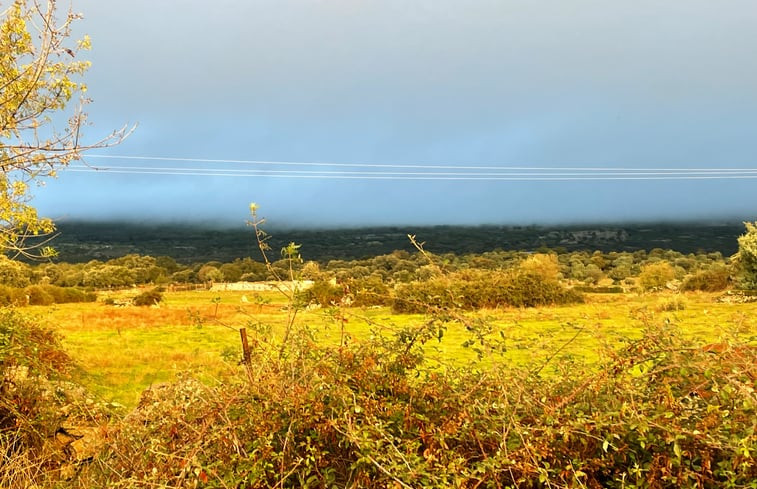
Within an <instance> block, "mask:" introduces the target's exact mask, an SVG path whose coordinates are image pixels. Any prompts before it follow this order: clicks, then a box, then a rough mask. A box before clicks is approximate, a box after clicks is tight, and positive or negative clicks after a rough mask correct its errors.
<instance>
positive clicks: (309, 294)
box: [298, 280, 344, 307]
mask: <svg viewBox="0 0 757 489" xmlns="http://www.w3.org/2000/svg"><path fill="white" fill-rule="evenodd" d="M343 297H344V288H343V287H341V286H339V285H333V284H332V283H331V282H329V281H328V280H316V281H315V282H314V283H313V286H312V287H310V288H309V289H306V290H303V291H300V292H298V300H301V301H303V302H304V303H305V304H318V305H321V306H324V307H328V306H332V305H334V304H339V303H340V302H341V300H342V298H343Z"/></svg>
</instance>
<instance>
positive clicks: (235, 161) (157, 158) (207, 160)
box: [86, 154, 757, 173]
mask: <svg viewBox="0 0 757 489" xmlns="http://www.w3.org/2000/svg"><path fill="white" fill-rule="evenodd" d="M86 158H102V159H118V160H141V161H174V162H186V163H228V164H249V165H266V166H270V165H279V166H317V167H342V168H400V169H402V168H407V169H429V170H524V171H528V170H531V171H560V170H562V171H576V172H592V171H613V172H614V171H626V172H636V171H671V172H714V173H734V172H735V173H741V172H750V171H757V168H632V167H611V166H596V167H556V166H548V167H533V166H507V165H499V166H468V165H418V164H399V163H394V164H390V163H343V162H322V161H319V162H316V161H272V160H245V159H222V158H184V157H177V156H146V155H142V156H132V155H99V154H88V155H86Z"/></svg>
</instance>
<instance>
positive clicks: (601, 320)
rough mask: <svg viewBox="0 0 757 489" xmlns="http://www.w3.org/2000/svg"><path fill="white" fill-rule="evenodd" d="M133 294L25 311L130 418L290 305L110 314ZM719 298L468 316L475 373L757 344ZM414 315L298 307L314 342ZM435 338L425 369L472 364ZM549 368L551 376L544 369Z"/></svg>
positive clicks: (754, 323)
mask: <svg viewBox="0 0 757 489" xmlns="http://www.w3.org/2000/svg"><path fill="white" fill-rule="evenodd" d="M136 293H137V290H136V289H135V290H124V291H120V292H112V293H103V294H101V297H100V298H99V299H98V301H97V302H95V303H77V304H60V305H54V306H29V307H26V308H24V310H25V311H26V312H28V313H30V314H31V315H32V316H34V317H37V318H39V319H40V320H41V322H42V323H43V324H45V325H47V326H48V327H50V328H52V329H53V330H54V331H56V332H57V333H58V334H60V335H61V337H62V341H63V346H64V347H65V349H66V351H67V352H68V353H69V354H70V355H71V357H72V358H73V359H74V361H75V363H76V365H77V372H76V377H77V381H78V382H80V383H81V384H83V385H84V386H85V387H87V388H88V389H89V390H90V391H91V392H92V393H94V394H95V395H96V396H97V397H98V398H99V399H100V400H102V401H104V402H111V403H117V404H120V405H122V406H124V407H125V408H126V409H130V408H133V407H134V406H136V404H137V402H138V400H139V398H140V395H141V393H142V392H143V391H144V390H145V389H147V388H149V387H150V386H154V385H158V384H163V383H166V382H171V381H173V380H174V379H175V378H176V376H177V374H178V373H180V372H191V373H192V375H194V376H195V377H197V378H198V379H201V380H202V381H204V382H207V383H209V384H213V383H217V382H222V381H223V380H224V379H226V378H228V376H234V375H239V372H240V369H239V359H240V358H241V356H242V353H241V346H240V337H239V333H238V329H239V328H242V327H244V328H247V329H248V330H249V331H250V334H251V335H253V336H254V334H255V331H268V330H269V331H270V334H272V335H281V334H282V331H283V330H284V327H285V324H286V323H287V316H288V313H287V299H286V297H284V296H283V295H281V294H280V293H278V292H258V293H252V294H251V293H250V292H247V293H243V292H226V291H225V292H211V291H188V292H167V293H166V294H165V298H164V300H163V302H162V303H160V305H159V306H153V307H136V306H127V307H117V306H112V305H107V304H105V303H104V300H105V299H107V298H109V297H110V298H116V299H118V298H124V297H129V296H133V295H135V294H136ZM722 295H723V294H722V293H704V292H689V293H672V292H661V293H646V294H642V293H625V294H587V297H586V303H584V304H577V305H562V306H545V307H539V308H501V309H496V310H483V311H476V312H472V313H469V314H468V315H467V316H468V317H469V318H474V319H478V320H482V321H484V322H485V323H486V324H487V325H488V328H489V329H488V330H487V333H488V334H489V335H490V336H491V337H494V338H498V339H499V340H500V341H501V344H502V345H503V346H504V348H505V350H504V351H502V352H500V354H498V355H496V356H492V355H486V356H484V357H483V358H482V360H481V362H480V363H479V364H480V365H483V366H486V365H487V364H488V363H492V362H499V363H510V364H512V365H513V366H521V367H526V368H534V369H537V368H541V369H542V375H550V372H552V369H551V368H550V364H549V362H548V360H553V359H554V360H561V363H564V361H568V360H571V359H572V360H575V361H578V362H582V363H589V364H594V363H596V362H598V361H599V360H601V359H600V358H599V355H600V353H599V352H601V351H605V350H606V348H605V347H610V348H617V347H618V346H620V345H622V344H623V343H626V342H628V341H632V340H635V339H638V338H640V337H641V335H642V333H643V330H644V329H645V327H647V326H648V325H649V324H652V323H654V324H670V325H671V327H673V326H675V327H677V329H678V330H679V331H680V332H681V334H682V335H683V336H685V337H687V338H689V339H692V340H694V342H695V343H698V344H707V343H717V342H721V341H737V342H739V343H751V344H755V343H757V303H728V302H719V301H718V297H721V296H722ZM425 320H426V317H425V316H424V315H419V314H395V313H392V312H391V310H390V309H389V308H388V307H375V306H374V307H370V308H341V309H339V310H338V311H336V310H331V309H328V308H319V309H312V310H310V309H309V310H302V311H299V312H298V316H297V318H296V321H298V322H300V323H303V324H308V325H309V326H311V330H312V331H313V332H314V335H315V336H314V338H315V339H316V341H319V342H322V343H324V344H334V345H336V344H339V342H340V341H342V340H344V339H347V340H350V341H360V340H364V339H367V338H369V337H370V336H371V335H372V334H373V333H375V332H376V331H377V330H378V331H381V330H383V331H386V332H389V333H391V332H392V331H396V330H398V329H400V328H403V327H407V326H408V325H414V324H422V323H423V322H424V321H425ZM444 328H445V329H444V334H443V336H442V338H441V339H440V340H434V341H430V342H428V343H427V344H426V347H425V348H426V350H427V351H426V356H427V360H426V361H427V362H433V363H434V364H438V367H439V368H444V367H445V366H460V365H466V364H469V363H471V362H474V361H475V359H476V356H477V353H476V342H475V341H471V340H472V336H471V334H470V332H469V331H468V330H467V328H466V327H465V325H464V324H462V323H460V322H458V321H454V320H451V321H448V322H446V323H445V324H444ZM545 367H546V368H545Z"/></svg>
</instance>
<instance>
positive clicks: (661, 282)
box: [639, 261, 676, 291]
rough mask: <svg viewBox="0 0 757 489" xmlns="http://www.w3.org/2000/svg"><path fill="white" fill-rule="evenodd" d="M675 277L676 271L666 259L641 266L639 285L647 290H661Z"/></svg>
mask: <svg viewBox="0 0 757 489" xmlns="http://www.w3.org/2000/svg"><path fill="white" fill-rule="evenodd" d="M675 278H676V272H675V269H674V268H673V266H672V265H671V264H670V263H668V262H666V261H658V262H654V263H648V264H646V265H644V266H642V267H641V273H640V274H639V286H640V287H641V289H642V290H647V291H652V290H661V289H663V288H665V286H666V285H667V283H668V282H670V281H671V280H673V279H675Z"/></svg>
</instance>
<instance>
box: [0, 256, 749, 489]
mask: <svg viewBox="0 0 757 489" xmlns="http://www.w3.org/2000/svg"><path fill="white" fill-rule="evenodd" d="M285 251H286V252H285V253H283V256H284V258H283V259H282V260H279V261H276V262H273V263H268V264H266V263H265V262H264V261H262V262H254V261H253V260H239V261H238V262H236V263H232V264H220V263H202V264H199V263H198V264H195V265H192V266H181V265H178V264H175V263H174V264H171V262H170V261H169V260H167V259H164V258H160V259H158V258H151V257H138V256H129V257H124V258H123V259H122V261H121V262H118V261H116V262H106V263H89V264H83V265H68V264H40V265H34V266H28V265H20V264H18V263H16V262H4V267H6V268H12V267H15V268H12V270H13V273H9V272H4V276H9V277H14V279H13V280H15V282H12V281H8V282H7V283H8V285H9V286H16V287H26V288H27V290H28V288H29V287H41V288H44V287H51V285H49V284H55V283H58V284H63V283H64V281H62V279H61V277H64V276H66V275H67V274H69V273H70V274H71V276H75V277H81V278H82V279H83V278H84V277H87V276H97V277H100V278H102V277H104V276H107V273H104V271H107V272H113V273H114V276H118V277H122V275H123V274H122V273H121V272H123V270H120V269H116V270H114V267H123V268H124V270H127V271H128V272H129V273H130V274H131V275H130V277H138V276H139V277H145V279H144V281H143V282H141V283H143V284H144V286H143V287H137V288H132V287H128V288H121V287H118V286H116V285H115V284H108V283H106V282H100V284H101V287H103V288H99V289H97V291H95V289H94V287H93V286H92V284H86V283H82V282H78V283H74V282H73V281H71V282H68V283H69V284H71V285H82V286H84V287H89V288H90V290H92V292H88V293H90V294H96V295H97V297H98V300H97V302H95V303H71V304H61V305H53V306H51V305H47V306H44V305H32V304H31V301H29V302H28V304H30V305H28V306H23V307H20V308H16V309H10V310H8V311H7V312H6V313H4V315H3V317H2V321H0V322H1V323H2V328H3V329H2V335H0V339H1V340H2V360H3V362H2V368H3V387H2V389H3V397H2V404H1V405H0V429H1V430H2V448H3V457H4V458H3V463H2V469H0V470H1V472H0V478H2V480H3V481H4V486H7V487H28V486H29V485H31V484H36V485H37V487H56V486H57V487H471V488H472V487H754V481H755V480H757V466H755V460H754V456H755V455H754V454H755V450H757V436H756V435H755V427H756V426H755V424H756V423H757V421H755V420H757V416H756V414H757V413H756V412H755V407H756V403H757V394H756V393H755V379H756V378H757V368H756V367H755V365H757V362H755V346H756V345H757V319H755V318H756V317H757V315H756V314H755V310H756V306H755V304H756V303H755V302H752V298H751V295H749V292H748V290H746V288H747V287H748V286H749V284H750V283H751V282H750V281H749V280H750V277H753V276H752V275H750V274H751V273H753V272H754V267H752V266H751V265H750V263H751V261H750V259H751V258H750V256H749V255H748V253H749V249H748V243H744V244H743V245H742V246H741V253H740V254H739V255H738V256H737V257H735V258H734V259H733V260H725V259H723V258H722V257H721V256H720V255H718V254H701V255H683V254H680V253H676V252H673V251H664V250H652V251H650V252H648V253H647V252H639V253H593V252H592V253H590V252H574V253H565V254H559V255H558V254H554V253H536V254H534V253H525V252H492V253H485V254H482V255H464V256H456V255H451V254H448V255H442V256H434V255H432V254H429V253H427V252H425V251H424V250H422V249H420V250H419V251H418V253H415V254H410V253H404V252H397V253H393V254H390V255H384V256H379V257H375V258H372V259H366V260H360V261H351V262H348V261H345V262H338V261H332V262H327V263H317V262H304V261H302V260H300V259H299V250H298V249H297V248H296V247H289V248H288V249H287V250H285ZM124 263H128V266H126V265H124ZM253 263H254V264H255V265H252V264H253ZM159 264H162V265H159ZM166 265H170V267H166ZM174 265H175V266H174ZM245 267H247V268H245ZM160 268H162V269H163V270H158V269H160ZM253 268H254V269H256V270H258V272H259V275H257V276H256V278H259V279H275V278H307V279H309V280H312V281H313V282H314V285H313V287H312V288H310V289H304V290H299V291H295V292H291V291H290V290H289V289H287V288H282V290H281V292H277V291H267V292H243V291H240V292H214V291H210V290H201V291H185V292H172V291H171V290H170V288H171V283H178V280H175V279H177V278H178V277H185V278H187V279H189V280H191V281H203V280H207V279H209V278H210V279H211V280H220V279H224V280H225V279H227V277H228V278H233V279H237V280H238V279H241V278H242V276H244V274H245V273H253V272H249V271H245V270H251V269H253ZM63 270H66V272H62V271H63ZM150 270H152V271H151V272H150ZM56 271H59V272H62V273H59V274H56V273H54V272H56ZM116 272H118V273H116ZM258 272H255V273H258ZM182 273H183V275H182ZM227 273H229V275H227ZM200 275H202V277H200ZM53 277H55V278H53ZM149 277H152V279H150V278H149ZM248 278H249V277H248ZM56 281H57V282H56ZM42 284H45V285H42ZM148 284H149V285H148ZM129 285H133V284H129ZM160 285H162V286H163V287H165V288H166V291H165V292H163V293H160V292H159V291H157V290H155V289H154V287H156V286H160ZM63 290H67V289H63ZM138 295H141V296H143V297H147V298H148V300H145V301H144V303H145V304H150V305H151V306H152V307H139V306H136V305H124V306H122V307H119V306H118V304H129V303H131V304H133V303H134V301H131V299H134V298H135V297H136V296H138ZM158 296H159V297H160V298H161V299H162V300H160V301H159V300H156V298H157V297H158ZM241 328H244V330H245V332H246V334H247V338H248V345H249V351H248V353H249V356H246V357H245V355H244V353H243V350H242V347H241V343H240V336H239V330H240V329H241ZM61 429H63V431H62V432H61ZM71 435H83V437H82V438H81V439H75V438H76V436H73V437H72V436H71Z"/></svg>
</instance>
